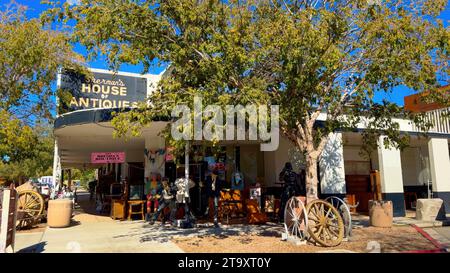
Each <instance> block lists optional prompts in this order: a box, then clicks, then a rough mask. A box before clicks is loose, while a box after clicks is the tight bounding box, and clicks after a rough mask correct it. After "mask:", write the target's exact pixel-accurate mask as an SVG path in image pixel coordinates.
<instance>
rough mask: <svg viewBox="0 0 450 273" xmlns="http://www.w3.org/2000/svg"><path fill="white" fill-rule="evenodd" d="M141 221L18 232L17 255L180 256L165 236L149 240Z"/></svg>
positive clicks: (93, 223) (146, 230)
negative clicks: (29, 253)
mask: <svg viewBox="0 0 450 273" xmlns="http://www.w3.org/2000/svg"><path fill="white" fill-rule="evenodd" d="M143 225H144V223H143V221H132V222H119V221H114V222H86V223H79V224H76V225H73V226H70V227H68V228H49V227H47V229H46V230H45V231H44V232H42V233H18V234H17V235H16V252H43V253H123V252H132V253H164V252H169V253H180V252H183V251H182V250H181V249H180V248H179V247H178V246H177V245H176V244H174V243H172V242H171V241H170V240H169V239H168V238H167V235H166V234H163V233H159V232H157V228H156V227H155V228H154V229H155V232H156V234H155V235H156V237H158V235H159V238H158V240H148V239H146V236H147V234H148V228H144V227H143Z"/></svg>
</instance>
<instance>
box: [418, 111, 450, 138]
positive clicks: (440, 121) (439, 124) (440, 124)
mask: <svg viewBox="0 0 450 273" xmlns="http://www.w3.org/2000/svg"><path fill="white" fill-rule="evenodd" d="M424 121H425V122H426V123H430V124H432V126H431V127H430V128H429V129H428V132H432V133H442V134H450V108H442V109H436V110H432V111H428V112H426V113H425V116H424ZM413 130H414V131H422V130H421V128H420V127H419V126H417V125H416V124H414V123H413Z"/></svg>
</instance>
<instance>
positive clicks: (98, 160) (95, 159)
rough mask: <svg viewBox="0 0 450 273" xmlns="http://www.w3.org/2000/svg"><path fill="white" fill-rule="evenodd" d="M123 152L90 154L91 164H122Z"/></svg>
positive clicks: (123, 160)
mask: <svg viewBox="0 0 450 273" xmlns="http://www.w3.org/2000/svg"><path fill="white" fill-rule="evenodd" d="M124 162H125V152H109V153H92V154H91V163H94V164H103V163H124Z"/></svg>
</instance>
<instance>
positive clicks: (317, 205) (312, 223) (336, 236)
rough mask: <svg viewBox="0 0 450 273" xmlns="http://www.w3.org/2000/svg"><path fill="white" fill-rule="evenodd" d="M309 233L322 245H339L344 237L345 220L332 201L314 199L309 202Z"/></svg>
mask: <svg viewBox="0 0 450 273" xmlns="http://www.w3.org/2000/svg"><path fill="white" fill-rule="evenodd" d="M306 210H307V212H308V233H309V235H310V236H311V238H312V239H313V240H314V241H315V242H316V243H318V244H320V245H322V246H337V245H339V244H340V243H341V242H342V239H343V238H344V221H342V217H341V216H340V214H339V211H338V210H337V209H336V208H335V207H333V205H331V204H330V203H328V202H326V201H323V200H314V201H311V202H309V203H308V205H307V207H306Z"/></svg>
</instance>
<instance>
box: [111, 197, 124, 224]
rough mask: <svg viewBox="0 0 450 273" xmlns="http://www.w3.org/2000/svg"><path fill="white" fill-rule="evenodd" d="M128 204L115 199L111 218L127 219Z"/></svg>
mask: <svg viewBox="0 0 450 273" xmlns="http://www.w3.org/2000/svg"><path fill="white" fill-rule="evenodd" d="M125 212H126V202H125V201H124V200H118V199H113V200H112V204H111V218H113V219H121V220H122V219H125Z"/></svg>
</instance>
